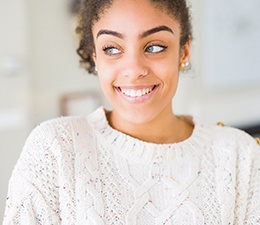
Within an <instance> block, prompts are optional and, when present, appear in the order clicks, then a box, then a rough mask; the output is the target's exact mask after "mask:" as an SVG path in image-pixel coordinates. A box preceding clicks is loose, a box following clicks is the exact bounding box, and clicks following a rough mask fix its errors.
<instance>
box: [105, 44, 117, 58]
mask: <svg viewBox="0 0 260 225" xmlns="http://www.w3.org/2000/svg"><path fill="white" fill-rule="evenodd" d="M111 49H116V50H118V51H119V52H120V51H121V50H120V49H119V48H117V47H115V46H113V45H106V46H104V47H102V51H103V52H104V53H105V54H106V55H109V56H113V55H117V54H110V53H108V51H109V50H111Z"/></svg>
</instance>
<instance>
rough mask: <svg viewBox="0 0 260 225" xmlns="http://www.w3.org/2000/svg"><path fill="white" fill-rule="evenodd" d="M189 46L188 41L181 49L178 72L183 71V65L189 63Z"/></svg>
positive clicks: (189, 41)
mask: <svg viewBox="0 0 260 225" xmlns="http://www.w3.org/2000/svg"><path fill="white" fill-rule="evenodd" d="M190 45H191V40H190V39H189V40H188V41H187V42H186V44H185V45H184V46H182V47H181V51H180V65H179V67H180V70H183V69H184V66H183V65H185V64H187V63H189V62H190Z"/></svg>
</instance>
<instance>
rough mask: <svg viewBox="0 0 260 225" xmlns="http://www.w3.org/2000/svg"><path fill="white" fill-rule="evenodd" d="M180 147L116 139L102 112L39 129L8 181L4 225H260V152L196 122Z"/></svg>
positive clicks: (236, 134)
mask: <svg viewBox="0 0 260 225" xmlns="http://www.w3.org/2000/svg"><path fill="white" fill-rule="evenodd" d="M194 123H195V128H194V131H193V134H192V136H191V137H190V138H188V139H187V140H185V141H183V142H180V143H173V144H154V143H147V142H143V141H140V140H137V139H135V138H133V137H130V136H128V135H125V134H123V133H120V132H119V131H117V130H114V129H112V128H111V127H110V126H109V125H108V122H107V120H106V116H105V113H104V109H103V108H99V109H97V110H96V111H95V112H94V113H93V114H92V115H90V116H89V117H84V116H82V117H64V118H59V119H55V120H50V121H47V122H45V123H43V124H41V125H39V126H38V127H37V128H36V129H35V130H34V131H33V132H32V133H31V135H30V136H29V138H28V140H27V141H26V144H25V147H24V149H23V152H22V154H21V156H20V159H19V161H18V163H17V165H16V166H15V169H14V171H13V174H12V177H11V179H10V185H9V192H8V196H7V203H6V212H5V217H4V223H3V224H4V225H7V224H8V225H9V224H22V225H25V224H26V225H27V224H39V225H40V224H44V225H45V224H64V225H65V224H66V225H72V224H84V225H85V224H86V225H173V224H178V225H187V224H189V225H193V224H194V225H195V224H196V225H204V224H224V225H228V224H237V225H240V224H244V225H257V224H260V147H259V146H258V145H257V143H256V141H255V140H254V139H253V138H251V137H250V136H249V135H247V134H246V133H244V132H242V131H239V130H237V129H233V128H229V127H220V126H209V125H203V124H201V123H199V122H198V121H196V120H195V121H194Z"/></svg>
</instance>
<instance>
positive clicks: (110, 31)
mask: <svg viewBox="0 0 260 225" xmlns="http://www.w3.org/2000/svg"><path fill="white" fill-rule="evenodd" d="M160 31H168V32H170V33H172V34H174V32H173V30H172V29H171V28H169V27H167V26H164V25H163V26H158V27H154V28H152V29H150V30H147V31H145V32H143V33H142V34H141V35H140V37H141V38H145V37H147V36H149V35H152V34H155V33H157V32H160ZM104 34H105V35H112V36H115V37H118V38H120V39H123V38H124V35H123V34H121V33H119V32H116V31H112V30H100V31H99V32H98V33H97V37H96V38H98V37H99V36H100V35H104Z"/></svg>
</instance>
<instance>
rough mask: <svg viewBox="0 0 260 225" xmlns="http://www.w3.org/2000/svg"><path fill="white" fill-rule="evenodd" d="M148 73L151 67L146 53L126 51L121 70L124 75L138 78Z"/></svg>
mask: <svg viewBox="0 0 260 225" xmlns="http://www.w3.org/2000/svg"><path fill="white" fill-rule="evenodd" d="M148 73H149V68H148V63H147V60H146V58H145V55H143V54H142V53H139V52H136V51H133V52H129V53H125V55H124V60H123V62H122V71H121V74H122V75H123V76H124V77H127V78H129V79H138V78H140V77H143V76H146V75H148Z"/></svg>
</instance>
